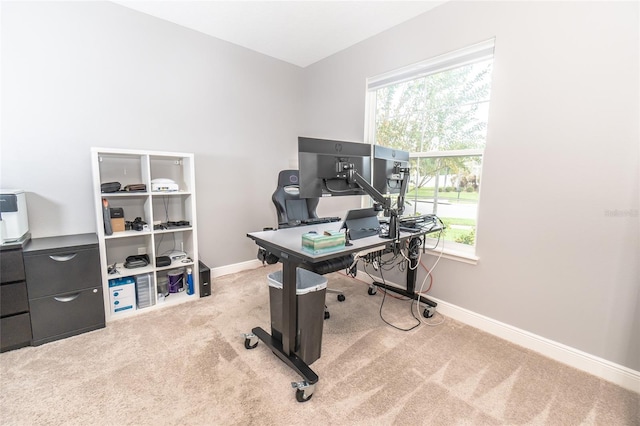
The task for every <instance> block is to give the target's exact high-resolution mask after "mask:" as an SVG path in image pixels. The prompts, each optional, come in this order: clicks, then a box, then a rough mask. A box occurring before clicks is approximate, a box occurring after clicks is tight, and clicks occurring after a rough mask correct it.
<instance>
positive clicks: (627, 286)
mask: <svg viewBox="0 0 640 426" xmlns="http://www.w3.org/2000/svg"><path fill="white" fill-rule="evenodd" d="M638 16H639V11H638V4H637V3H629V2H626V3H596V2H567V3H557V2H454V3H447V4H444V5H442V6H440V7H438V8H436V9H434V10H433V11H431V12H429V13H426V14H424V15H422V16H420V17H418V18H416V19H414V20H412V21H410V22H408V23H405V24H403V25H400V26H397V27H395V28H393V29H391V30H389V31H387V32H385V33H383V34H381V35H379V36H376V37H373V38H371V39H368V40H366V41H364V42H362V43H360V44H359V45H357V46H354V47H352V48H350V49H347V50H345V51H342V52H340V53H339V54H336V55H334V56H333V57H331V58H328V59H326V60H324V61H322V62H319V63H316V64H314V65H312V66H311V67H308V68H306V69H305V78H304V101H305V106H304V108H303V111H304V112H305V119H304V121H303V126H304V127H303V132H304V133H308V134H313V135H322V136H325V137H332V138H345V139H351V140H363V137H364V130H363V129H364V117H365V111H364V106H365V97H364V95H365V90H364V82H365V79H366V78H367V77H369V76H375V75H377V74H380V73H383V72H387V71H390V70H393V69H396V68H399V67H402V66H405V65H409V64H412V63H414V62H418V61H421V60H424V59H428V58H430V57H434V56H436V55H438V54H442V53H445V52H448V51H451V50H455V49H458V48H461V47H464V46H467V45H470V44H473V43H477V42H480V41H483V40H486V39H489V38H491V37H496V47H495V62H494V73H493V87H492V99H491V107H490V114H489V129H488V141H487V148H486V155H485V159H484V168H483V176H482V182H483V184H482V189H481V194H480V197H481V205H480V211H479V229H478V234H477V254H478V255H479V257H480V261H479V262H478V264H477V265H475V266H474V265H468V264H464V263H460V262H457V261H452V260H441V261H440V263H439V264H438V266H437V269H436V270H435V282H434V287H433V290H432V293H431V294H433V296H434V297H436V298H439V299H442V300H444V301H447V302H450V303H453V304H455V305H458V306H460V307H462V308H466V309H468V310H470V311H473V312H476V313H479V314H482V315H485V316H487V317H489V318H493V319H495V320H498V321H501V322H504V323H506V324H510V325H513V326H515V327H518V328H521V329H523V330H526V331H529V332H532V333H535V334H537V335H539V336H542V337H545V338H547V339H551V340H553V341H556V342H560V343H563V344H565V345H567V346H570V347H573V348H577V349H580V350H582V351H584V352H587V353H590V354H594V355H596V356H599V357H602V358H604V359H607V360H610V361H613V362H616V363H619V364H622V365H624V366H627V367H630V368H632V369H634V370H640V271H639V269H638V264H639V261H638V259H640V250H639V239H638V236H639V232H640V228H639V217H638V208H639V205H638V200H639V189H640V188H639V175H638V157H639V143H638V141H639V133H638V129H639V123H638V117H639V114H640V110H639V107H638V99H639V96H638V95H639V86H638V75H639V68H638V52H639V45H638V40H639V34H638ZM616 210H617V211H619V212H622V214H623V215H622V216H615V213H613V214H612V212H615V211H616ZM423 260H424V263H425V264H426V265H432V264H433V263H434V258H427V259H425V258H423ZM387 275H388V274H385V277H386V278H387V279H388V278H389V277H388V276H387ZM423 277H424V274H421V275H420V276H419V277H418V284H420V283H421V282H422V280H423ZM392 281H395V282H398V283H401V282H402V279H401V278H400V277H398V276H394V277H393V278H392Z"/></svg>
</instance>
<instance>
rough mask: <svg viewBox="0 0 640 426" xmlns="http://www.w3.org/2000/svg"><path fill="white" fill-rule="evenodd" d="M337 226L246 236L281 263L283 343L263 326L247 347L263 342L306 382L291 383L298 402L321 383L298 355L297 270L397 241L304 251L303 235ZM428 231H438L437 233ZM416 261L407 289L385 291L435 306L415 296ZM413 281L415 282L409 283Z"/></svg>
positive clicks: (367, 239)
mask: <svg viewBox="0 0 640 426" xmlns="http://www.w3.org/2000/svg"><path fill="white" fill-rule="evenodd" d="M338 227H339V222H337V223H336V222H332V223H322V224H317V225H307V226H298V227H293V228H284V229H278V230H269V231H260V232H251V233H248V234H247V237H249V238H251V239H252V240H254V241H255V243H256V244H257V245H259V246H260V247H262V248H264V249H266V250H267V251H269V252H271V253H273V254H274V255H276V256H278V257H279V258H280V262H281V263H282V292H281V294H282V322H281V324H282V340H281V341H280V340H278V339H276V338H274V337H273V336H272V335H271V334H269V333H268V332H266V331H265V330H264V329H263V328H261V327H255V328H253V329H252V330H251V334H246V335H245V347H246V348H247V349H252V348H254V347H255V346H256V345H257V344H258V342H257V339H260V340H262V341H263V342H264V343H265V344H266V345H267V346H268V347H269V348H270V349H271V350H272V351H273V353H274V354H276V356H278V358H280V359H281V360H282V361H284V363H285V364H287V365H288V366H289V367H290V368H291V369H293V370H294V371H296V372H297V373H298V374H299V375H300V376H301V377H302V378H303V379H304V381H303V382H300V383H293V384H292V385H293V386H294V387H296V388H297V391H296V399H297V400H298V401H299V402H303V401H306V400H308V399H309V398H311V396H312V394H313V389H314V386H315V384H316V383H317V382H318V375H317V374H316V373H315V372H314V371H313V370H312V369H311V368H310V367H309V366H308V365H307V364H306V363H305V362H304V361H303V360H302V359H300V358H299V357H298V356H297V355H296V354H295V344H296V342H295V340H296V333H297V324H296V318H297V315H298V313H297V306H296V268H297V267H298V266H300V265H301V264H302V263H317V262H322V261H325V260H329V259H333V258H336V257H340V256H344V255H348V254H351V253H356V252H360V251H365V250H371V249H375V248H379V249H383V248H385V247H387V246H390V245H393V244H394V241H393V240H391V239H387V238H380V237H379V236H378V235H374V236H370V237H365V238H361V239H358V240H351V241H350V243H351V245H349V246H345V247H344V249H341V250H337V251H334V252H331V253H323V254H312V253H309V252H306V251H304V250H302V234H304V233H307V232H311V231H316V232H317V233H318V234H321V233H323V232H324V231H325V230H336V229H337V228H338ZM429 232H435V230H432V231H429ZM422 234H424V232H416V233H409V232H401V233H400V238H399V240H400V241H404V240H407V239H411V238H414V237H416V236H419V235H422ZM413 262H414V263H413V265H411V266H412V268H413V269H412V268H407V269H408V272H410V273H411V275H409V274H408V275H407V279H408V280H407V290H403V289H398V288H396V287H387V286H385V288H387V289H389V290H391V291H396V292H399V293H401V294H403V295H405V296H408V297H412V298H414V299H415V298H416V297H419V298H420V300H421V301H423V302H424V303H427V304H430V305H431V306H435V303H434V302H432V301H428V299H426V298H424V297H422V296H420V295H417V294H416V293H415V291H414V288H415V279H416V272H415V266H416V265H417V259H415V260H414V261H413ZM411 280H412V282H409V281H411ZM376 285H380V284H376ZM372 294H373V293H372ZM256 338H257V339H256Z"/></svg>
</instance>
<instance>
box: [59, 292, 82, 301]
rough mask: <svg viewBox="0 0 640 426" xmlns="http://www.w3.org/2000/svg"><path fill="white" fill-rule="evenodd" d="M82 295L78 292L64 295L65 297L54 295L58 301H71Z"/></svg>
mask: <svg viewBox="0 0 640 426" xmlns="http://www.w3.org/2000/svg"><path fill="white" fill-rule="evenodd" d="M78 296H80V293H76V294H74V295H73V296H64V297H54V299H56V300H57V301H58V302H71V301H73V300H76V299H77V298H78Z"/></svg>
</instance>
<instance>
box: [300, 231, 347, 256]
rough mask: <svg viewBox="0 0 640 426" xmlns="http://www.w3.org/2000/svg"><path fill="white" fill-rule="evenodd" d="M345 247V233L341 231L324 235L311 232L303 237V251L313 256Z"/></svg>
mask: <svg viewBox="0 0 640 426" xmlns="http://www.w3.org/2000/svg"><path fill="white" fill-rule="evenodd" d="M344 245H345V236H344V232H340V231H325V232H324V233H323V234H316V233H311V232H309V233H306V234H303V235H302V249H303V250H304V251H308V252H309V253H313V254H322V253H330V252H333V251H336V250H341V249H343V248H344Z"/></svg>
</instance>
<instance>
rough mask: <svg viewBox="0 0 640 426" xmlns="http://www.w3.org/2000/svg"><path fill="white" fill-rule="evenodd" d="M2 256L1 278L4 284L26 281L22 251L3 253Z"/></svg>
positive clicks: (0, 265)
mask: <svg viewBox="0 0 640 426" xmlns="http://www.w3.org/2000/svg"><path fill="white" fill-rule="evenodd" d="M1 256H2V260H1V261H0V278H1V279H2V282H3V283H8V282H12V281H24V265H23V264H22V250H6V251H3V252H2V255H1Z"/></svg>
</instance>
